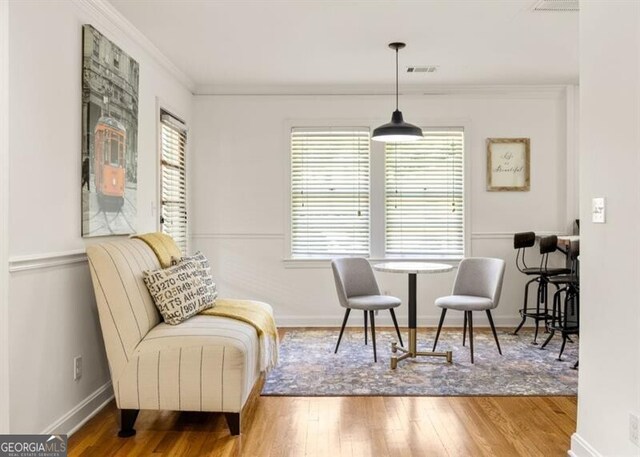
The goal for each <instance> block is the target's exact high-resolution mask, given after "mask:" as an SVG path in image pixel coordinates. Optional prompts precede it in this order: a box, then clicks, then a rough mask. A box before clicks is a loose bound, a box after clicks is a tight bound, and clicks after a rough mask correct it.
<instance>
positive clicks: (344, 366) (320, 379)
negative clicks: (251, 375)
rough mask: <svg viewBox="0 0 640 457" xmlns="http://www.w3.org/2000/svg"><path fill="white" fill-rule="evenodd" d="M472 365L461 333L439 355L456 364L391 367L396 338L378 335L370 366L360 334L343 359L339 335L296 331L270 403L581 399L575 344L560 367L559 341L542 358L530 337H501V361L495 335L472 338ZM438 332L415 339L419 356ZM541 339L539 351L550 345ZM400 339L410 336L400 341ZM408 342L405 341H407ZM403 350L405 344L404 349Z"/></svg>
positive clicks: (448, 334) (450, 334)
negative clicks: (366, 398) (277, 399)
mask: <svg viewBox="0 0 640 457" xmlns="http://www.w3.org/2000/svg"><path fill="white" fill-rule="evenodd" d="M474 334H475V335H474V336H475V338H474V343H475V344H474V349H475V351H474V354H475V364H471V362H470V360H469V349H468V342H467V347H464V346H462V330H461V329H451V330H448V329H445V330H443V333H442V334H441V335H440V341H439V342H438V351H444V350H451V351H453V363H452V364H450V365H449V364H447V363H446V361H445V360H444V359H442V358H425V357H419V358H417V359H413V360H411V359H410V360H405V361H402V362H400V363H399V364H398V368H397V369H396V370H391V369H390V367H389V359H390V357H391V348H390V344H391V342H392V341H394V340H395V339H394V337H395V332H393V331H391V330H389V329H382V330H377V331H376V342H377V347H378V363H374V362H373V350H372V347H371V339H369V345H368V346H365V345H364V333H363V330H362V329H355V328H354V329H347V330H345V334H344V336H343V338H342V342H341V343H340V349H339V350H338V354H334V353H333V350H334V347H335V344H336V341H337V338H338V330H337V329H336V330H324V329H323V330H320V329H318V330H316V329H296V330H289V331H287V333H286V334H285V336H284V338H283V340H282V342H281V347H280V363H279V365H278V367H277V368H276V369H275V370H273V371H272V372H271V373H269V375H268V376H267V379H266V380H265V384H264V388H263V390H262V395H266V396H277V395H279V396H350V395H381V396H444V395H446V396H476V395H477V396H487V395H489V396H495V395H497V396H501V395H516V396H540V395H576V392H577V389H578V371H577V370H573V369H571V367H572V366H573V364H574V363H575V361H576V360H577V356H578V347H577V346H578V344H577V338H576V337H573V338H572V339H573V340H574V343H573V344H572V343H567V346H566V348H565V351H564V354H563V356H562V358H563V361H562V362H559V361H557V360H556V358H557V356H558V352H559V349H560V343H561V341H562V338H561V337H560V335H556V336H555V337H554V339H553V340H551V342H550V343H549V345H547V347H546V348H545V350H540V349H539V347H540V346H533V345H532V344H531V341H532V339H533V333H532V331H530V330H527V329H523V330H522V331H521V332H520V334H519V335H517V336H513V335H511V334H510V333H507V332H506V331H500V330H498V337H499V339H500V345H501V347H502V354H503V355H502V356H500V355H499V354H498V350H497V349H496V345H495V341H494V340H493V336H492V335H491V332H490V331H486V330H484V329H482V330H476V331H475V332H474ZM434 336H435V331H434V330H433V329H428V330H421V331H419V332H418V350H419V351H420V350H430V349H431V345H432V344H433V338H434ZM546 336H547V335H546V334H545V333H542V332H541V334H540V336H539V337H538V340H539V342H540V343H542V342H543V341H544V339H545V338H546ZM403 338H405V334H404V333H403ZM406 339H408V336H407V337H406ZM405 344H406V341H405Z"/></svg>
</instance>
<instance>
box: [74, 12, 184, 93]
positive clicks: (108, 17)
mask: <svg viewBox="0 0 640 457" xmlns="http://www.w3.org/2000/svg"><path fill="white" fill-rule="evenodd" d="M72 1H73V3H74V4H75V5H76V6H77V7H78V8H79V9H80V10H81V11H83V12H85V13H86V14H88V15H90V16H91V17H93V18H95V19H96V20H102V23H101V24H100V25H99V27H100V28H103V27H105V28H107V29H108V31H109V32H111V34H112V35H113V36H115V37H117V36H119V35H125V36H127V37H129V39H131V40H132V41H133V42H135V43H136V44H137V45H138V46H140V47H141V48H142V49H143V51H145V52H147V53H148V54H149V55H150V56H151V57H152V58H153V60H154V61H155V62H156V63H157V64H158V65H159V66H160V67H161V68H163V69H165V70H166V71H167V72H169V74H171V75H172V76H173V77H175V78H176V79H177V80H178V81H180V83H181V84H183V85H184V87H186V88H187V89H188V90H189V91H190V92H191V93H194V91H195V87H196V85H195V83H194V82H193V80H192V79H191V78H190V77H189V76H187V74H186V73H184V72H183V71H182V70H180V69H179V68H178V67H177V65H176V64H174V63H173V62H172V61H171V60H170V59H169V58H168V57H167V56H166V55H164V54H163V53H162V51H160V49H158V48H157V47H156V46H155V45H154V44H153V43H152V42H151V40H149V39H148V38H147V37H146V36H144V34H143V33H142V32H140V30H138V29H137V28H136V27H135V26H134V25H133V24H132V23H131V22H130V21H129V20H128V19H127V18H125V17H124V16H123V15H122V14H121V13H120V12H119V11H118V10H117V9H116V8H115V7H114V6H113V5H111V4H110V3H109V2H108V1H106V0H72Z"/></svg>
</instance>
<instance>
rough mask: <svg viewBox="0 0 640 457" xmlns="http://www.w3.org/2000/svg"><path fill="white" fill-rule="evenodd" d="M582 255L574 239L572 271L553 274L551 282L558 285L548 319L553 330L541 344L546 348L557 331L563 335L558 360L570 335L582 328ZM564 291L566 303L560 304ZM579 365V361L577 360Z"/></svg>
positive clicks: (571, 250) (550, 330)
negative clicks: (563, 273)
mask: <svg viewBox="0 0 640 457" xmlns="http://www.w3.org/2000/svg"><path fill="white" fill-rule="evenodd" d="M579 255H580V241H572V242H571V245H570V246H569V252H568V256H569V260H570V263H571V272H570V273H569V274H566V275H559V276H553V277H551V278H549V282H550V283H551V284H554V285H555V286H556V287H558V290H557V291H556V293H554V294H553V309H552V312H551V320H549V321H547V323H546V325H547V330H548V331H549V332H551V333H550V334H549V336H548V337H547V339H546V341H545V342H544V343H543V344H542V346H540V349H544V348H545V346H546V345H547V344H549V341H551V339H552V338H553V337H554V335H555V333H556V332H560V334H561V335H562V346H561V347H560V354H558V360H562V353H563V352H564V348H565V345H566V344H567V340H568V339H569V335H577V334H578V333H579V329H580V325H579V323H580V275H579V271H578V256H579ZM563 293H564V304H563V306H560V303H561V301H562V294H563ZM576 367H577V362H576Z"/></svg>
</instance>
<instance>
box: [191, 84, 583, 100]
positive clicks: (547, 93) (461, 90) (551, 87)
mask: <svg viewBox="0 0 640 457" xmlns="http://www.w3.org/2000/svg"><path fill="white" fill-rule="evenodd" d="M570 87H575V85H574V84H544V85H405V86H404V87H403V88H402V90H401V91H400V95H409V96H427V97H429V96H432V97H442V96H446V97H456V96H463V97H465V98H469V97H475V98H484V97H491V98H536V99H539V98H552V99H558V98H561V97H564V96H565V94H566V92H567V90H568V88H570ZM392 89H393V88H392V87H391V86H390V85H389V84H383V85H380V84H373V85H371V84H370V85H366V84H358V85H339V84H334V85H198V86H196V90H195V92H194V95H196V96H258V95H261V96H287V95H289V96H320V95H325V96H331V95H334V96H344V95H354V96H381V95H382V96H390V95H394V94H395V92H394V91H393V90H392Z"/></svg>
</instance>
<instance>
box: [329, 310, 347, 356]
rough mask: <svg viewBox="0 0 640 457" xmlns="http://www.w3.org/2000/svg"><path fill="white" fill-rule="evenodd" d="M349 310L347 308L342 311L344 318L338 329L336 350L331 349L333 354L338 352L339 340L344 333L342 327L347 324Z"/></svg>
mask: <svg viewBox="0 0 640 457" xmlns="http://www.w3.org/2000/svg"><path fill="white" fill-rule="evenodd" d="M350 312H351V308H347V309H346V311H345V312H344V319H343V320H342V328H341V329H340V336H339V337H338V344H336V350H335V351H333V353H334V354H337V353H338V346H340V340H342V334H343V333H344V327H345V325H347V319H349V313H350Z"/></svg>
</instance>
